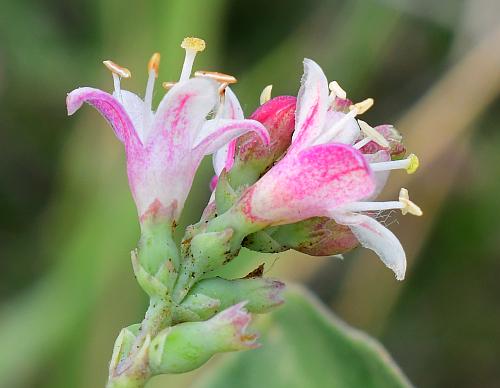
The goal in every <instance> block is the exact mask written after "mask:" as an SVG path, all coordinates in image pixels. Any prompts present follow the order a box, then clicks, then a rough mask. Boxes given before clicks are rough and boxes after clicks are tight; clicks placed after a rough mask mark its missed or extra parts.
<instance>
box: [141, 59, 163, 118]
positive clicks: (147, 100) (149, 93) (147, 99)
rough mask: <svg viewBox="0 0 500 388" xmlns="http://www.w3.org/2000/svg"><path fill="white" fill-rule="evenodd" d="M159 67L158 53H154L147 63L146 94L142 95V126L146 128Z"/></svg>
mask: <svg viewBox="0 0 500 388" xmlns="http://www.w3.org/2000/svg"><path fill="white" fill-rule="evenodd" d="M159 67H160V53H154V54H153V55H152V56H151V58H150V59H149V62H148V82H147V84H146V92H145V93H144V115H143V126H144V128H147V127H148V125H149V112H150V111H151V109H152V104H153V91H154V87H155V81H156V78H158V70H159Z"/></svg>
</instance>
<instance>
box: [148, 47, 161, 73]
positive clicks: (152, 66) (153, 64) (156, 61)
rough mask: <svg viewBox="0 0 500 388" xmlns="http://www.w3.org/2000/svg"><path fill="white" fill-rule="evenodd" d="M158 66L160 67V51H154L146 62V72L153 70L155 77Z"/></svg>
mask: <svg viewBox="0 0 500 388" xmlns="http://www.w3.org/2000/svg"><path fill="white" fill-rule="evenodd" d="M159 67H160V53H154V54H153V55H152V56H151V59H150V60H149V62H148V73H149V72H150V71H151V70H154V72H155V78H158V70H159Z"/></svg>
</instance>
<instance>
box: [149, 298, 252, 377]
mask: <svg viewBox="0 0 500 388" xmlns="http://www.w3.org/2000/svg"><path fill="white" fill-rule="evenodd" d="M244 305H245V303H239V304H237V305H234V306H232V307H230V308H228V309H226V310H224V311H222V312H221V313H219V314H217V315H216V316H214V317H213V318H211V319H209V320H208V321H203V322H186V323H181V324H179V325H176V326H172V327H169V328H167V329H165V330H163V331H162V332H160V334H158V335H157V336H156V337H155V339H154V340H153V341H152V342H151V345H150V346H149V368H150V370H151V372H152V373H153V375H156V374H162V373H183V372H188V371H190V370H193V369H196V368H198V367H200V366H201V365H203V364H204V363H205V362H207V361H208V360H209V359H210V358H211V357H212V356H213V355H214V354H216V353H221V352H231V351H236V350H246V349H253V348H255V347H257V346H258V345H257V344H256V340H257V335H256V334H253V333H248V332H247V327H248V324H249V323H250V319H251V316H250V314H249V313H248V312H247V311H246V310H245V309H244V308H243V307H244Z"/></svg>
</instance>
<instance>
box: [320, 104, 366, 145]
mask: <svg viewBox="0 0 500 388" xmlns="http://www.w3.org/2000/svg"><path fill="white" fill-rule="evenodd" d="M344 116H345V113H342V112H337V111H334V110H330V111H328V113H327V115H326V124H325V130H326V131H328V129H332V128H333V126H334V125H335V123H338V122H339V121H340V120H341V119H342V118H343V117H344ZM360 134H361V130H360V129H359V125H358V123H357V122H356V119H355V118H350V119H349V120H348V121H347V122H346V123H345V124H344V125H343V126H342V127H341V128H340V130H334V131H333V133H332V136H331V137H330V139H329V140H328V141H327V142H328V143H343V144H354V143H355V142H356V140H357V139H358V138H359V135H360Z"/></svg>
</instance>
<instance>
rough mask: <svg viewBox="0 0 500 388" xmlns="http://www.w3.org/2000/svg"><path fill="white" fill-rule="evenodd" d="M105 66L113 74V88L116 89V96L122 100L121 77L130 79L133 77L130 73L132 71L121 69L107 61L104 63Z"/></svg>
mask: <svg viewBox="0 0 500 388" xmlns="http://www.w3.org/2000/svg"><path fill="white" fill-rule="evenodd" d="M102 63H103V64H104V66H106V67H107V68H108V69H109V70H110V71H111V73H112V75H113V87H114V89H115V94H116V96H117V97H118V98H120V100H121V99H122V94H121V86H120V77H122V78H130V77H131V76H132V73H130V70H129V69H127V68H125V67H121V66H120V65H117V64H116V63H114V62H113V61H110V60H107V61H103V62H102Z"/></svg>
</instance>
